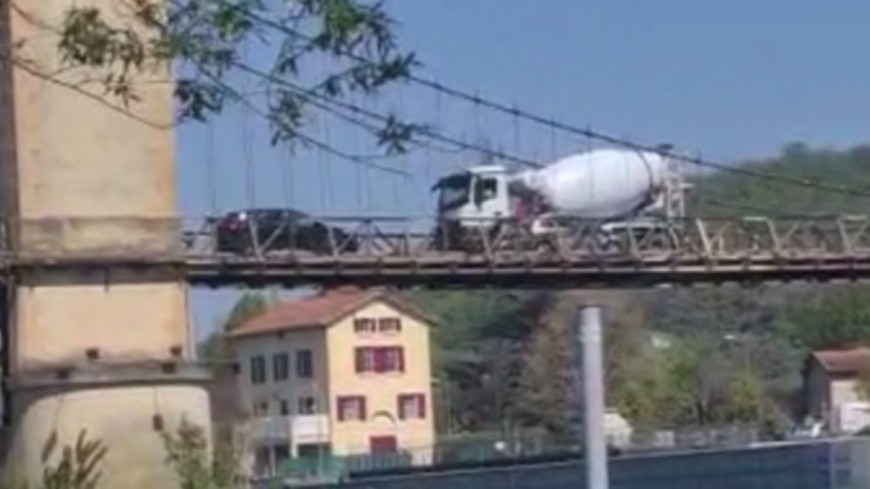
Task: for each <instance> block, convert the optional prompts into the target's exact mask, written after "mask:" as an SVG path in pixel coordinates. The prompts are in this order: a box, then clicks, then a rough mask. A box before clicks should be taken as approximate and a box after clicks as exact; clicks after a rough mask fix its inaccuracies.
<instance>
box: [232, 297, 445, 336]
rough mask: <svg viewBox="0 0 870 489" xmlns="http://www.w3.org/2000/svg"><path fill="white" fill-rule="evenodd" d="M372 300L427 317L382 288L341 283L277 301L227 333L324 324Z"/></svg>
mask: <svg viewBox="0 0 870 489" xmlns="http://www.w3.org/2000/svg"><path fill="white" fill-rule="evenodd" d="M375 300H381V301H384V302H387V303H389V304H390V305H391V306H393V307H395V308H397V309H399V310H400V311H402V312H404V313H406V314H409V315H412V316H415V317H417V318H419V319H422V320H424V321H429V319H428V318H427V317H426V315H425V314H423V313H422V312H420V311H419V310H417V309H416V308H414V307H413V306H411V305H410V304H407V303H406V302H405V301H402V300H400V299H398V298H397V297H395V296H393V295H392V294H389V293H387V292H385V291H383V290H377V289H369V290H362V289H358V288H354V287H342V288H338V289H332V290H330V291H328V292H325V293H323V294H320V295H316V296H313V297H307V298H304V299H300V300H295V301H291V302H286V303H283V304H279V305H277V306H275V307H273V308H271V309H269V310H267V311H265V312H264V313H262V314H260V315H258V316H255V317H253V318H251V319H249V320H248V321H247V322H245V323H243V324H242V325H241V326H239V328H238V329H236V330H235V331H233V332H232V333H230V335H229V336H231V337H235V338H238V337H242V336H252V335H258V334H268V333H277V332H279V331H286V330H291V329H308V328H325V327H328V326H331V325H333V324H335V323H336V322H338V321H339V320H341V319H342V318H344V317H345V316H347V315H349V314H352V313H353V312H354V311H356V310H358V309H360V308H362V307H363V306H366V305H367V304H369V303H371V302H373V301H375Z"/></svg>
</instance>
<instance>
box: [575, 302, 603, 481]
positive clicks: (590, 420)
mask: <svg viewBox="0 0 870 489" xmlns="http://www.w3.org/2000/svg"><path fill="white" fill-rule="evenodd" d="M578 323H579V324H578V329H579V337H580V343H581V344H582V347H583V408H584V417H583V425H584V426H585V432H586V433H585V434H586V453H585V457H584V458H585V460H586V488H587V489H607V488H608V487H609V481H608V475H607V440H606V436H605V431H604V369H603V361H602V351H603V348H602V338H601V336H602V335H601V308H600V307H598V306H585V307H581V308H580V311H579V314H578Z"/></svg>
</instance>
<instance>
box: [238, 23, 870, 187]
mask: <svg viewBox="0 0 870 489" xmlns="http://www.w3.org/2000/svg"><path fill="white" fill-rule="evenodd" d="M248 15H249V17H250V18H251V20H254V21H256V22H259V23H261V24H262V25H265V26H267V27H270V28H272V29H275V30H277V31H279V32H281V33H283V34H286V35H290V36H295V37H298V38H300V39H303V40H306V41H308V42H311V41H313V38H312V37H311V36H308V35H306V34H304V33H302V32H299V31H297V30H295V29H291V28H289V27H287V26H286V25H283V24H282V23H280V22H276V21H273V20H271V19H266V18H264V17H262V16H259V15H257V14H252V13H249V14H248ZM335 52H337V53H338V54H340V55H342V56H344V57H347V58H349V59H352V60H354V61H357V62H360V63H366V64H371V63H375V61H373V60H371V59H368V58H366V57H364V56H361V55H358V54H356V53H353V52H350V51H348V50H344V49H337V50H336V51H335ZM407 79H408V80H409V81H411V82H414V83H416V84H418V85H421V86H424V87H427V88H430V89H432V90H435V91H437V92H439V93H443V94H445V95H449V96H451V97H454V98H458V99H461V100H465V101H468V102H471V103H474V104H477V105H480V106H482V107H487V108H489V109H492V110H496V111H498V112H502V113H504V114H507V115H510V116H513V117H517V118H520V119H524V120H528V121H531V122H534V123H536V124H540V125H544V126H547V127H550V128H553V129H558V130H561V131H565V132H568V133H571V134H574V135H578V136H582V137H585V138H589V139H593V140H597V141H601V142H605V143H608V144H612V145H615V146H620V147H623V148H626V149H631V150H634V151H644V152H653V153H657V154H660V155H662V156H663V157H667V158H671V159H675V160H678V161H683V162H685V163H688V164H691V165H695V166H699V167H705V168H711V169H715V170H718V171H721V172H723V173H731V174H735V175H740V176H744V177H750V178H757V179H761V180H767V181H771V182H776V183H783V184H787V185H794V186H799V187H804V188H808V189H814V190H820V191H825V192H833V193H838V194H846V195H851V196H856V197H870V191H867V190H863V189H857V188H852V187H848V186H845V185H833V184H826V183H823V182H819V181H814V180H811V179H808V178H800V177H793V176H788V175H781V174H774V173H767V172H763V171H758V170H752V169H748V168H744V167H735V166H730V165H726V164H723V163H720V162H715V161H712V160H709V159H705V158H701V157H694V156H689V155H685V154H682V153H678V152H675V151H672V150H668V149H665V148H662V147H661V146H657V145H649V144H644V143H640V142H637V141H632V140H629V139H626V138H621V137H617V136H613V135H610V134H606V133H604V132H601V131H597V130H593V129H588V128H582V127H578V126H575V125H572V124H568V123H565V122H561V121H558V120H556V119H553V118H547V117H543V116H541V115H538V114H535V113H533V112H531V111H527V110H523V109H520V108H518V107H516V106H508V105H506V104H502V103H500V102H496V101H493V100H490V99H487V98H484V97H481V96H479V95H476V94H472V93H469V92H467V91H464V90H460V89H458V88H454V87H450V86H447V85H444V84H443V83H440V82H437V81H434V80H430V79H427V78H424V77H421V76H417V75H413V74H409V75H408V77H407ZM431 136H432V135H431V134H430V137H431ZM445 142H452V141H450V140H447V141H445ZM463 144H467V143H463ZM468 146H469V147H468V148H467V149H473V147H474V145H468ZM492 155H493V156H497V155H495V154H492ZM506 159H514V158H506ZM523 160H525V159H523ZM528 161H529V160H525V161H521V163H523V164H528ZM534 166H540V164H539V163H534Z"/></svg>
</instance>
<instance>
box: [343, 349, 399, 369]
mask: <svg viewBox="0 0 870 489" xmlns="http://www.w3.org/2000/svg"><path fill="white" fill-rule="evenodd" d="M354 363H355V366H356V372H357V373H369V372H374V373H385V372H404V371H405V357H404V350H402V347H400V346H383V347H359V348H357V349H356V350H355V352H354Z"/></svg>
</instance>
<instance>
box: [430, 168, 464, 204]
mask: <svg viewBox="0 0 870 489" xmlns="http://www.w3.org/2000/svg"><path fill="white" fill-rule="evenodd" d="M436 190H438V191H440V195H439V198H438V208H439V209H440V210H449V209H453V208H456V207H459V206H461V205H464V204H465V203H467V202H468V196H469V194H470V191H471V175H469V174H467V173H464V174H461V175H451V176H449V177H445V178H443V179H442V180H441V181H440V182H438V185H437V186H436Z"/></svg>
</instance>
